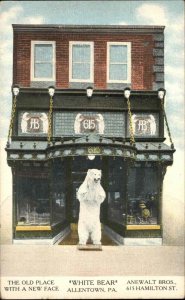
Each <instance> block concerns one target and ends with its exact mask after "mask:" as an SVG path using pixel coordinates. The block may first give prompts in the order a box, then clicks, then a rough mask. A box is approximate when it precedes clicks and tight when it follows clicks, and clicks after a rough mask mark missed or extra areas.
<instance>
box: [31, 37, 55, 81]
mask: <svg viewBox="0 0 185 300" xmlns="http://www.w3.org/2000/svg"><path fill="white" fill-rule="evenodd" d="M31 51H32V54H31V80H32V81H55V42H45V41H42V42H40V41H32V42H31Z"/></svg>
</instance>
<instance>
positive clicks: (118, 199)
mask: <svg viewBox="0 0 185 300" xmlns="http://www.w3.org/2000/svg"><path fill="white" fill-rule="evenodd" d="M124 169H125V166H124V162H123V160H122V159H120V158H115V159H114V160H113V159H110V160H109V186H108V191H107V199H108V220H109V221H111V222H114V223H117V224H121V225H123V224H124V223H125V217H126V214H125V203H126V201H125V188H124V184H123V182H124V180H126V178H124V177H125V172H124ZM120 178H122V180H120Z"/></svg>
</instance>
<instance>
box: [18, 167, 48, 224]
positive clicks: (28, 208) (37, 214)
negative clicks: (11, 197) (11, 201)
mask: <svg viewBox="0 0 185 300" xmlns="http://www.w3.org/2000/svg"><path fill="white" fill-rule="evenodd" d="M17 180H18V191H17V201H16V211H17V220H16V225H49V224H50V203H49V185H48V177H47V173H43V171H41V170H40V172H38V171H37V172H35V171H32V170H30V169H29V170H27V171H22V172H18V174H17Z"/></svg>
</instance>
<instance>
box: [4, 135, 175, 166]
mask: <svg viewBox="0 0 185 300" xmlns="http://www.w3.org/2000/svg"><path fill="white" fill-rule="evenodd" d="M6 151H7V154H8V157H7V160H8V161H9V162H11V161H19V160H23V161H27V160H28V161H48V160H50V159H56V158H62V157H63V158H65V157H74V156H87V155H95V156H102V157H103V156H110V157H123V158H124V159H134V160H136V161H141V162H142V161H151V162H152V161H154V162H155V161H161V162H164V163H166V164H172V163H173V153H174V152H175V150H174V149H171V147H170V146H168V145H166V144H165V143H159V142H148V143H147V142H136V144H135V147H133V146H131V145H130V143H129V142H125V141H117V140H116V141H115V140H114V138H105V137H100V136H93V135H92V136H83V137H80V138H73V139H70V140H67V141H63V140H61V141H60V142H59V141H57V142H55V143H52V144H51V145H50V146H48V144H47V142H46V141H37V142H33V141H13V142H12V143H11V145H10V147H9V148H7V149H6Z"/></svg>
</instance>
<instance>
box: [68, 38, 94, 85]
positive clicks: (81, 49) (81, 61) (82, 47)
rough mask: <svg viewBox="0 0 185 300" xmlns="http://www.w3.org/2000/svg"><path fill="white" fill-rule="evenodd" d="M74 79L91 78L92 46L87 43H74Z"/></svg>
mask: <svg viewBox="0 0 185 300" xmlns="http://www.w3.org/2000/svg"><path fill="white" fill-rule="evenodd" d="M71 73H72V79H76V80H90V79H91V46H90V45H87V44H75V45H72V72H71Z"/></svg>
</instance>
